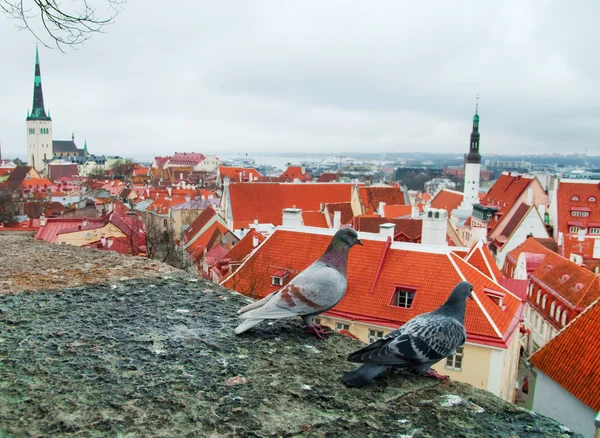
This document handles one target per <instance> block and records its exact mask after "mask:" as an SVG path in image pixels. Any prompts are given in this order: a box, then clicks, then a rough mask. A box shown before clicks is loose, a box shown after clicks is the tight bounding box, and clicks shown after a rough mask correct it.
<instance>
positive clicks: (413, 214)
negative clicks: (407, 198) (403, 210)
mask: <svg viewBox="0 0 600 438" xmlns="http://www.w3.org/2000/svg"><path fill="white" fill-rule="evenodd" d="M410 218H411V219H419V206H418V205H413V206H412V207H411V209H410Z"/></svg>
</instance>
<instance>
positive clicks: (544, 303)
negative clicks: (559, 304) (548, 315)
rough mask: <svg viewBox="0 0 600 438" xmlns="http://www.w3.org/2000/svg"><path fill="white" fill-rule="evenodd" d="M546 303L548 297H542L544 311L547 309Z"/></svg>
mask: <svg viewBox="0 0 600 438" xmlns="http://www.w3.org/2000/svg"><path fill="white" fill-rule="evenodd" d="M546 301H548V295H544V296H543V297H542V309H545V308H546Z"/></svg>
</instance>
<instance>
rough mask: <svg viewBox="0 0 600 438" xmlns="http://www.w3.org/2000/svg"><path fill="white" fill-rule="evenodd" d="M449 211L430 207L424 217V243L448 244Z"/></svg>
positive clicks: (422, 238)
mask: <svg viewBox="0 0 600 438" xmlns="http://www.w3.org/2000/svg"><path fill="white" fill-rule="evenodd" d="M447 222H448V212H447V211H446V210H444V209H437V208H430V209H429V210H427V214H426V215H425V218H423V230H422V233H421V243H422V244H423V245H438V246H446V245H447V242H446V234H447V229H448V224H447Z"/></svg>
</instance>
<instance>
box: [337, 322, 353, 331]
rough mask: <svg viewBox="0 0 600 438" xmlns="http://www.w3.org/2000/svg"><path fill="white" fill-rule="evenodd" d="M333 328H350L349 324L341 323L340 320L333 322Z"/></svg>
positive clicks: (347, 329)
mask: <svg viewBox="0 0 600 438" xmlns="http://www.w3.org/2000/svg"><path fill="white" fill-rule="evenodd" d="M335 329H336V331H338V332H339V331H340V330H346V331H349V330H350V324H343V323H341V322H336V323H335Z"/></svg>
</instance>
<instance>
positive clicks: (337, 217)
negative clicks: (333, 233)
mask: <svg viewBox="0 0 600 438" xmlns="http://www.w3.org/2000/svg"><path fill="white" fill-rule="evenodd" d="M341 227H342V212H341V211H334V212H333V229H334V230H339V229H340V228H341Z"/></svg>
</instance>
